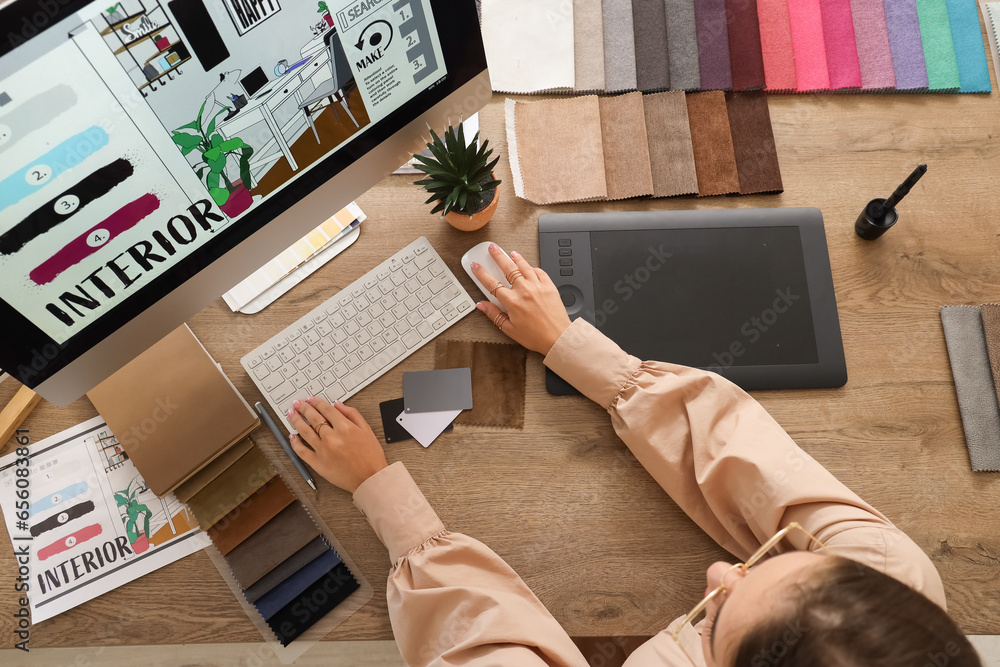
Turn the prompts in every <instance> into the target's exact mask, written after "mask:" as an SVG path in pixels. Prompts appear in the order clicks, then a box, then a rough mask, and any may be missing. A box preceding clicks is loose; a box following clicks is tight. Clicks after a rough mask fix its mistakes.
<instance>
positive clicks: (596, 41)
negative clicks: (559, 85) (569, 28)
mask: <svg viewBox="0 0 1000 667" xmlns="http://www.w3.org/2000/svg"><path fill="white" fill-rule="evenodd" d="M573 51H574V54H575V59H574V67H575V72H576V85H575V86H574V87H575V89H576V91H577V92H583V93H590V92H594V91H598V90H604V16H603V14H602V11H601V0H573Z"/></svg>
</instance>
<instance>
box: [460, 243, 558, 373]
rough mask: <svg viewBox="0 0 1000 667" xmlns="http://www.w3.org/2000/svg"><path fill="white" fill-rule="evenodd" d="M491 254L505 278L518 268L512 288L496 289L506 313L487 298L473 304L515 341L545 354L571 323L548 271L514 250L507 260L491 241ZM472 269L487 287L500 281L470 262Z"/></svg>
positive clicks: (481, 267)
mask: <svg viewBox="0 0 1000 667" xmlns="http://www.w3.org/2000/svg"><path fill="white" fill-rule="evenodd" d="M490 256H491V257H492V258H493V261H494V262H496V263H497V266H499V267H500V270H501V271H503V272H504V276H505V277H506V276H509V275H510V274H511V272H512V271H515V270H519V271H520V272H521V276H520V277H515V279H514V281H513V282H512V283H511V287H509V288H508V287H500V288H499V289H497V291H496V297H497V300H498V301H500V303H501V304H503V307H504V310H506V311H507V312H506V314H504V311H503V310H500V309H499V308H497V307H496V305H494V304H493V303H492V302H490V301H480V302H479V303H478V304H476V307H477V308H478V309H479V310H481V311H483V313H485V314H486V316H487V317H489V318H490V319H491V320H493V323H494V324H498V326H499V327H500V330H501V331H503V332H504V333H505V334H507V335H508V336H510V337H511V338H512V339H513V340H514V341H516V342H518V343H520V344H521V345H523V346H524V347H526V348H528V349H529V350H534V351H535V352H540V353H541V354H548V353H549V350H550V349H552V346H553V345H554V344H555V342H556V340H557V339H558V338H559V336H561V335H562V333H563V332H564V331H565V330H566V329H567V327H569V324H570V321H569V315H567V314H566V308H564V307H563V303H562V299H561V298H560V296H559V290H557V289H556V286H555V284H554V283H553V282H552V279H551V278H549V274H547V273H545V271H543V270H541V269H540V268H535V267H533V266H531V265H530V264H528V262H527V261H526V260H525V259H524V257H522V256H521V255H519V254H518V253H516V252H511V253H510V259H508V258H507V256H506V255H504V253H503V250H501V249H500V247H499V246H497V244H495V243H493V244H491V245H490ZM511 260H513V261H511ZM472 272H473V273H474V274H475V275H476V278H478V279H479V282H480V283H482V284H483V285H485V286H486V287H487V288H488V289H489V288H491V287H493V286H494V285H496V284H497V283H500V282H501V281H500V280H499V279H498V278H497V277H496V276H493V275H490V272H489V271H487V270H486V269H485V268H483V266H482V265H481V264H478V263H476V262H473V263H472ZM508 282H510V281H509V280H508Z"/></svg>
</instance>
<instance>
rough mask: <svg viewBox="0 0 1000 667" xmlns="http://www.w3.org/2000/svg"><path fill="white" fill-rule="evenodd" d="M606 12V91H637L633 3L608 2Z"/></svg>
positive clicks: (625, 1)
mask: <svg viewBox="0 0 1000 667" xmlns="http://www.w3.org/2000/svg"><path fill="white" fill-rule="evenodd" d="M602 12H603V14H604V89H605V91H606V92H609V93H616V92H621V91H625V90H635V89H636V72H635V31H634V26H633V23H632V0H604V2H603V5H602ZM539 62H544V60H542V61H539Z"/></svg>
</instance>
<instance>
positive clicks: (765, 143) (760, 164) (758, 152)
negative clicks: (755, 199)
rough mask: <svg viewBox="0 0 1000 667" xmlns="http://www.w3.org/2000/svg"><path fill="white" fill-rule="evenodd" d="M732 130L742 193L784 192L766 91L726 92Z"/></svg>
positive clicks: (730, 128)
mask: <svg viewBox="0 0 1000 667" xmlns="http://www.w3.org/2000/svg"><path fill="white" fill-rule="evenodd" d="M726 107H727V108H728V109H729V130H730V133H731V134H732V137H733V150H734V152H735V154H736V169H737V171H738V172H739V175H740V192H741V193H742V194H745V195H748V194H754V193H757V192H781V190H782V184H781V169H780V168H779V167H778V151H777V149H776V148H775V147H774V134H773V133H772V132H771V114H770V113H769V112H768V109H767V96H766V95H765V94H764V92H763V91H758V92H752V93H726Z"/></svg>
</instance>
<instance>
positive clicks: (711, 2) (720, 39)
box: [694, 0, 733, 90]
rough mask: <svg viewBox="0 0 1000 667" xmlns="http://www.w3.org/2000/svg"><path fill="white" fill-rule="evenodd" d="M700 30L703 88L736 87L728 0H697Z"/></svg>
mask: <svg viewBox="0 0 1000 667" xmlns="http://www.w3.org/2000/svg"><path fill="white" fill-rule="evenodd" d="M694 18H695V24H696V27H697V30H698V69H699V71H700V73H701V89H702V90H729V89H730V88H732V87H733V77H732V70H731V67H732V65H731V64H730V61H729V29H728V28H727V27H726V0H694Z"/></svg>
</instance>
